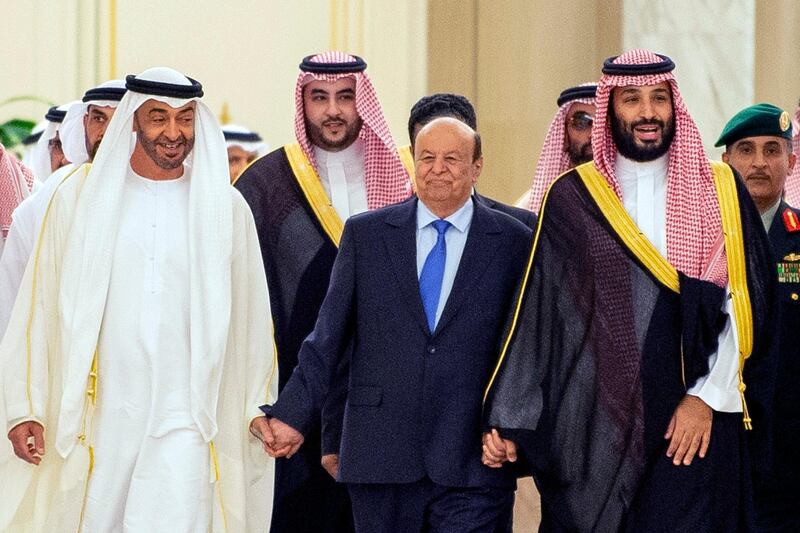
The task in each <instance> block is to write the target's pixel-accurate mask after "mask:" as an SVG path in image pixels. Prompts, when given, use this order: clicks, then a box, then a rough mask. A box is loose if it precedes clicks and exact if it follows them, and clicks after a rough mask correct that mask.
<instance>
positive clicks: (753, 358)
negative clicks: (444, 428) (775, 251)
mask: <svg viewBox="0 0 800 533" xmlns="http://www.w3.org/2000/svg"><path fill="white" fill-rule="evenodd" d="M673 68H674V64H673V63H672V61H671V60H670V59H669V58H667V57H666V56H660V55H657V54H654V53H652V52H648V51H645V50H632V51H629V52H626V53H625V54H623V55H621V56H619V57H617V58H611V59H609V60H606V62H605V64H604V66H603V77H602V78H601V79H600V82H599V84H598V89H597V114H596V120H595V126H594V130H593V132H592V151H593V156H594V161H592V162H590V163H585V164H583V165H580V166H578V167H577V168H576V169H574V170H572V171H570V172H568V173H567V174H564V175H563V176H562V177H561V178H559V179H558V180H557V181H556V182H555V183H554V184H553V186H552V187H551V188H550V190H549V192H548V194H547V195H546V196H545V199H544V201H543V203H542V209H541V211H540V213H539V216H540V225H539V230H538V232H537V235H536V237H535V244H534V251H533V253H532V256H531V263H530V266H529V269H528V273H527V275H526V276H525V280H524V282H523V283H524V284H523V288H522V291H521V296H520V299H519V301H518V303H517V307H516V309H515V310H514V312H513V313H512V316H511V319H510V321H509V332H508V336H507V339H506V343H505V346H504V348H503V351H502V355H501V362H500V364H499V365H498V370H497V372H496V374H495V376H494V379H493V383H492V384H490V386H489V388H488V391H487V403H486V405H485V416H486V421H487V426H488V427H490V428H495V429H497V430H498V431H497V432H494V431H492V432H488V433H486V434H485V435H484V459H483V460H484V462H485V463H486V464H488V465H490V466H499V465H500V464H501V463H502V462H503V461H504V460H506V459H510V460H514V459H516V452H517V445H519V447H520V448H521V453H522V454H523V455H524V457H525V458H526V459H527V460H528V461H529V462H530V463H531V464H532V470H533V475H534V477H535V478H536V481H537V483H538V486H539V489H540V491H541V495H542V508H543V524H542V527H543V530H544V531H637V532H638V531H709V532H710V531H743V530H744V531H747V530H752V529H753V528H754V516H753V515H754V513H753V505H752V483H751V472H750V464H749V463H750V461H753V462H754V463H756V464H755V466H756V469H757V470H759V471H763V469H764V468H765V467H766V466H767V465H765V463H766V462H767V461H768V454H767V448H766V444H765V443H764V441H763V437H764V436H766V435H768V428H769V420H768V416H767V415H768V413H769V401H770V398H771V387H772V381H773V380H774V374H773V373H772V372H771V364H772V363H773V359H774V358H772V357H770V351H771V350H772V345H771V343H772V339H773V338H774V334H773V331H772V329H771V328H772V326H773V324H774V322H775V320H774V309H773V306H774V292H775V280H774V276H771V275H770V270H771V268H772V267H771V266H770V264H769V262H770V250H769V243H768V241H767V238H766V234H765V233H764V228H763V226H762V224H761V220H760V218H759V216H758V212H757V211H756V209H755V207H754V206H753V203H752V200H751V199H750V197H749V196H748V194H747V190H746V189H745V188H744V186H743V185H742V183H741V181H740V180H739V179H736V178H735V177H734V174H733V172H732V171H731V169H730V167H728V166H727V165H725V164H722V163H709V161H708V160H707V159H706V158H705V154H704V151H703V148H702V142H701V139H700V135H699V132H698V130H697V127H696V126H695V124H694V122H693V121H692V119H691V117H690V116H689V114H688V112H687V110H686V107H685V105H684V103H683V100H682V98H681V96H680V93H679V91H678V87H677V84H676V82H675V79H674V77H673V75H672V73H671V71H672V69H673ZM751 427H752V428H753V430H754V431H746V429H750V428H751ZM748 444H750V445H751V446H748Z"/></svg>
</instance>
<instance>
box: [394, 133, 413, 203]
mask: <svg viewBox="0 0 800 533" xmlns="http://www.w3.org/2000/svg"><path fill="white" fill-rule="evenodd" d="M397 155H398V156H400V162H401V163H403V166H404V167H406V172H408V177H409V178H411V187H412V189H413V191H414V193H415V194H416V192H417V174H416V167H415V165H414V154H412V153H411V145H410V144H409V145H407V146H401V147H400V148H398V149H397Z"/></svg>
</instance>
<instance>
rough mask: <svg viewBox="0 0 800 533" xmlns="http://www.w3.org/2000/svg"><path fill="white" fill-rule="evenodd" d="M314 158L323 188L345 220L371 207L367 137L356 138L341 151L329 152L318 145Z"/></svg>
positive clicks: (340, 216) (315, 147)
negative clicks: (365, 164)
mask: <svg viewBox="0 0 800 533" xmlns="http://www.w3.org/2000/svg"><path fill="white" fill-rule="evenodd" d="M314 158H315V159H316V161H317V167H318V170H319V178H320V181H321V182H322V187H323V188H324V189H325V192H326V193H327V194H328V198H330V200H331V205H333V208H334V209H336V212H337V213H338V214H339V218H341V219H342V222H344V221H345V220H347V219H348V218H350V217H351V216H352V215H357V214H358V213H363V212H364V211H366V210H367V209H368V206H367V185H366V182H365V181H364V141H363V140H361V139H356V140H355V142H354V143H353V144H351V145H350V146H348V147H347V148H345V149H344V150H341V151H339V152H328V151H326V150H323V149H322V148H320V147H319V146H314Z"/></svg>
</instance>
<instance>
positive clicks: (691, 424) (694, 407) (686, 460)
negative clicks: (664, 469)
mask: <svg viewBox="0 0 800 533" xmlns="http://www.w3.org/2000/svg"><path fill="white" fill-rule="evenodd" d="M712 421H713V412H712V411H711V407H709V406H708V405H707V404H706V402H704V401H703V400H701V399H700V398H698V397H697V396H692V395H690V394H687V395H686V396H684V397H683V400H681V403H679V404H678V407H677V408H676V409H675V413H673V415H672V419H671V420H670V421H669V427H668V428H667V432H666V433H665V434H664V438H665V439H668V440H669V441H670V442H669V447H668V448H667V457H672V464H674V465H676V466H677V465H680V464H684V465H686V466H689V465H690V464H692V460H693V459H694V456H695V454H697V455H698V456H699V457H700V459H703V458H704V457H705V456H706V452H707V451H708V444H709V442H711V422H712ZM698 450H699V452H698Z"/></svg>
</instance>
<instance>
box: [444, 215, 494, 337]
mask: <svg viewBox="0 0 800 533" xmlns="http://www.w3.org/2000/svg"><path fill="white" fill-rule="evenodd" d="M500 233H502V230H501V229H500V226H499V225H498V224H497V222H496V221H495V220H494V218H493V216H492V212H491V210H490V209H489V208H488V207H485V206H484V205H483V203H482V202H475V212H474V214H473V215H472V223H471V224H470V228H469V235H467V242H466V244H465V245H464V253H463V254H462V255H461V261H460V262H459V264H458V270H457V271H456V278H455V280H454V281H453V288H452V289H451V290H450V296H449V297H448V298H447V303H446V304H445V306H444V310H443V311H442V316H441V318H440V319H439V323H438V324H437V325H436V332H439V331H441V330H442V328H444V327H445V326H446V325H447V323H448V322H449V321H450V320H452V318H453V317H454V316H455V315H456V313H457V312H458V310H459V308H460V307H461V305H462V304H463V303H464V301H465V300H466V299H467V297H468V296H469V295H470V294H471V293H472V288H473V287H474V285H475V284H476V283H477V282H478V281H479V280H480V278H481V276H483V274H484V272H485V271H486V268H487V267H488V266H489V263H490V262H491V261H492V258H493V257H494V252H495V249H496V248H497V246H498V245H499V243H500V239H498V238H497V237H498V235H499V234H500Z"/></svg>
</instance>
